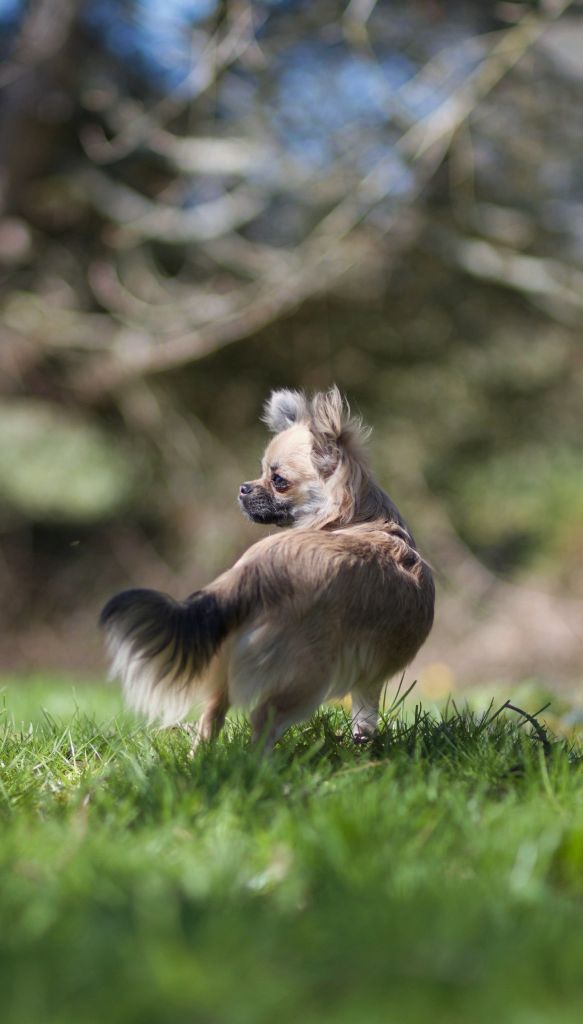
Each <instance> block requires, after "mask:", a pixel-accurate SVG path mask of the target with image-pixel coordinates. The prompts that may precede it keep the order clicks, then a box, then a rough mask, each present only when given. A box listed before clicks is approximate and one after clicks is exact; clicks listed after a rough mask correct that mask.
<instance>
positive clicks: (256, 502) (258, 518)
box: [239, 491, 294, 526]
mask: <svg viewBox="0 0 583 1024" xmlns="http://www.w3.org/2000/svg"><path fill="white" fill-rule="evenodd" d="M239 505H240V506H241V508H242V510H243V512H244V513H245V515H246V516H248V518H249V519H251V520H252V521H253V522H254V523H260V524H262V525H263V526H291V525H292V523H293V521H294V517H293V513H292V505H291V502H287V501H275V499H274V498H272V497H271V495H270V494H269V492H268V491H264V492H263V493H257V492H255V493H253V492H252V493H251V494H240V495H239Z"/></svg>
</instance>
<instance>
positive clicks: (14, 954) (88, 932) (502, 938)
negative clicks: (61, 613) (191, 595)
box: [0, 682, 583, 1024]
mask: <svg viewBox="0 0 583 1024" xmlns="http://www.w3.org/2000/svg"><path fill="white" fill-rule="evenodd" d="M43 706H44V707H45V708H48V710H44V711H43V710H42V709H43ZM389 718H390V719H391V720H390V721H388V722H387V725H386V727H385V729H384V730H383V732H382V735H381V736H380V737H379V739H378V741H377V742H375V744H374V745H373V746H372V747H369V748H367V749H362V748H360V749H354V748H353V746H352V745H351V743H350V741H349V739H348V736H347V733H346V719H345V717H344V715H343V712H342V711H339V710H326V711H324V712H322V713H321V714H320V715H318V716H317V717H316V718H314V719H313V721H312V722H310V723H309V724H308V725H306V726H303V727H300V728H297V729H295V730H292V731H291V732H290V733H289V734H288V735H287V736H286V737H285V739H284V741H283V742H282V743H281V744H280V745H279V746H278V748H277V749H276V751H275V754H274V756H273V757H272V759H271V760H269V761H262V760H261V759H260V758H259V757H258V755H257V753H256V751H254V750H252V749H251V748H250V745H249V734H248V729H247V726H246V724H245V723H244V721H243V720H240V721H239V720H236V721H233V722H231V723H229V725H228V730H227V732H226V735H225V738H224V740H222V741H221V742H220V743H218V744H217V745H216V746H214V747H210V748H206V749H204V750H203V751H202V752H201V754H200V756H198V757H197V758H196V759H195V760H194V761H192V760H190V759H189V758H188V739H187V737H186V736H185V735H184V734H183V733H182V732H179V731H176V732H167V733H157V732H155V731H152V730H147V729H145V728H143V727H142V726H140V725H139V724H137V723H136V722H135V720H132V719H131V718H128V717H125V716H124V715H122V714H121V713H120V711H119V705H118V702H117V696H116V695H115V692H114V691H109V690H107V691H106V690H104V689H101V688H99V687H89V688H85V689H80V690H79V691H78V693H77V694H76V695H72V694H71V690H70V689H68V690H67V689H66V688H64V687H63V686H62V685H59V684H58V683H55V684H54V685H52V687H49V688H48V689H47V687H46V686H41V685H32V686H30V687H28V688H26V689H22V688H20V689H19V687H18V686H17V685H16V683H15V682H13V683H10V682H9V683H8V685H7V687H6V693H5V695H4V711H3V714H2V716H1V717H0V835H1V838H0V877H1V879H2V884H1V886H0V999H1V1001H2V1021H3V1024H16V1022H18V1024H28V1022H31V1024H32V1022H34V1024H53V1022H54V1024H69V1022H71V1024H72V1022H79V1021H82V1022H83V1024H93V1022H95V1024H97V1022H99V1024H103V1022H107V1024H115V1022H117V1021H123V1022H127V1024H133V1022H135V1024H138V1022H139V1024H150V1022H151V1024H162V1022H164V1024H166V1022H168V1024H182V1022H184V1024H199V1022H200V1024H227V1022H228V1024H262V1022H269V1024H271V1022H274V1021H275V1022H277V1024H288V1022H289V1024H292V1022H293V1024H296V1022H298V1021H301V1022H302V1024H316V1022H322V1021H334V1022H339V1024H376V1022H378V1024H381V1022H382V1024H386V1022H393V1021H394V1022H395V1024H408V1022H412V1024H418V1022H420V1021H424V1020H427V1021H431V1022H432V1024H434V1022H437V1024H442V1022H443V1024H457V1022H459V1024H481V1022H484V1024H486V1022H487V1024H491V1022H492V1021H493V1020H496V1021H497V1022H504V1021H508V1022H512V1024H539V1022H540V1024H543V1022H544V1024H547V1022H548V1021H550V1020H552V1021H553V1024H562V1022H575V1021H577V1022H579V1021H580V1019H581V1005H582V1001H583V969H582V963H583V767H582V763H581V760H580V757H579V754H578V751H577V749H574V748H572V747H571V746H570V745H569V744H568V743H567V742H566V741H556V742H555V741H554V740H553V738H552V737H548V736H547V735H546V734H541V733H540V730H539V731H536V730H534V731H533V729H532V727H531V725H530V724H529V723H528V722H525V720H524V719H523V718H521V717H520V716H519V715H518V714H516V713H512V714H510V713H509V714H498V715H495V714H494V712H493V710H492V709H491V710H490V711H489V712H487V713H485V714H481V715H479V716H473V715H471V714H470V713H469V712H468V711H457V710H456V709H455V708H453V707H452V708H450V709H449V711H447V712H446V713H444V714H443V715H438V714H426V713H424V712H423V711H422V710H421V709H420V708H417V709H415V710H413V711H411V712H408V713H407V714H404V713H403V708H402V706H401V707H400V708H398V709H395V710H394V712H393V714H392V715H390V716H389Z"/></svg>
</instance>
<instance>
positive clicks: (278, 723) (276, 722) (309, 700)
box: [251, 687, 324, 754]
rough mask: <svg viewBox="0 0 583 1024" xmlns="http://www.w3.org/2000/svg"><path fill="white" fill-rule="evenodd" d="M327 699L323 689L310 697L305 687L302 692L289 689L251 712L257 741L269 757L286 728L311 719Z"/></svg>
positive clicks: (254, 736) (254, 738)
mask: <svg viewBox="0 0 583 1024" xmlns="http://www.w3.org/2000/svg"><path fill="white" fill-rule="evenodd" d="M323 699H324V695H323V694H322V693H321V692H320V690H319V689H318V691H317V692H316V693H311V694H310V695H309V697H308V695H307V694H306V692H305V687H302V690H301V691H300V692H299V693H298V692H294V691H293V690H289V691H288V692H283V693H278V694H274V695H272V696H269V697H266V698H265V699H264V700H263V701H261V703H260V704H258V705H257V707H256V708H255V709H254V710H253V711H252V712H251V729H252V738H253V742H254V743H259V744H261V745H262V747H263V753H265V754H269V753H270V751H271V750H273V747H274V746H275V744H276V743H277V741H278V740H279V739H280V738H281V737H282V736H283V734H284V732H285V731H286V729H288V728H289V727H290V725H295V724H296V723H297V722H304V721H305V720H306V719H307V718H309V717H310V715H311V714H312V712H313V711H315V710H316V708H317V707H319V706H320V704H321V703H322V701H323Z"/></svg>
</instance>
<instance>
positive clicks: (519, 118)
mask: <svg viewBox="0 0 583 1024" xmlns="http://www.w3.org/2000/svg"><path fill="white" fill-rule="evenodd" d="M0 30H1V31H0V39H1V42H0V49H1V53H0V56H1V58H2V67H1V71H0V90H1V92H0V104H1V105H0V151H1V167H0V282H1V304H0V601H1V615H0V665H1V667H2V670H3V671H4V672H18V673H20V672H23V673H30V672H34V671H38V670H41V669H42V670H51V671H55V672H64V671H68V672H71V673H74V675H75V678H76V679H81V678H83V677H84V676H87V677H93V678H95V677H98V676H99V675H101V674H102V673H103V669H104V666H103V659H102V654H101V644H100V640H99V637H98V636H97V632H96V626H95V620H96V616H97V613H98V610H99V607H100V605H101V604H102V602H103V601H104V600H105V599H106V598H107V597H108V596H109V595H110V594H111V593H112V592H113V591H115V590H116V589H121V588H125V587H127V586H135V585H140V586H152V587H159V588H162V589H165V590H169V591H171V592H172V593H173V594H175V595H176V596H183V595H185V594H186V593H188V592H190V591H191V590H193V589H195V588H196V587H198V586H200V585H202V584H204V583H205V582H206V581H208V580H209V578H211V577H212V576H213V575H214V574H216V573H217V572H218V571H219V570H221V569H223V568H225V567H226V566H227V565H228V564H229V563H230V562H231V561H232V560H233V559H234V558H235V557H236V556H237V555H238V554H239V553H240V552H241V551H242V550H243V549H244V548H245V547H246V546H247V545H248V544H249V543H251V542H252V541H253V540H255V539H258V537H259V536H260V535H261V531H260V529H259V528H258V527H254V526H250V525H248V524H246V523H245V522H244V521H243V519H242V517H241V515H240V513H239V511H238V509H237V506H236V501H235V498H236V493H237V488H238V485H239V483H240V481H242V480H245V479H248V478H250V477H253V476H255V475H256V473H257V467H258V460H259V457H260V455H261V452H262V449H263V446H264V444H265V440H266V436H265V430H264V428H263V427H262V426H261V425H260V423H259V421H258V417H259V415H260V412H261V406H262V403H263V400H264V399H265V397H266V395H267V393H268V392H269V391H270V389H271V388H273V387H277V386H281V385H284V386H288V387H304V388H307V389H315V388H321V387H327V386H328V385H329V384H331V383H332V382H334V381H335V382H336V383H337V384H338V385H339V386H340V387H341V388H342V389H343V390H345V391H346V392H347V394H348V396H349V398H350V400H351V403H352V405H353V407H354V408H355V409H357V410H358V411H360V412H361V413H362V414H363V415H364V417H365V418H366V419H367V420H368V421H369V422H371V423H372V424H373V426H374V433H373V437H372V442H371V450H372V461H373V466H374V469H375V472H376V474H377V476H378V478H379V480H380V482H381V483H382V485H383V486H384V487H385V489H386V490H388V492H389V493H390V494H391V496H392V497H393V498H394V499H395V500H396V501H397V503H398V505H399V507H400V508H401V511H402V512H403V514H404V516H405V517H406V518H407V519H408V520H409V521H410V522H411V524H412V526H413V528H414V531H415V534H416V536H417V539H418V540H419V542H420V544H421V547H422V550H423V552H424V554H425V555H426V557H427V558H428V559H429V560H430V561H431V563H432V564H433V566H434V567H435V570H436V575H437V581H438V615H437V620H436V625H435V629H434V632H433V635H432V637H431V639H430V641H429V642H428V644H427V646H426V647H425V649H424V650H423V652H422V654H421V655H420V657H419V659H418V662H417V663H416V664H415V666H414V667H413V668H412V669H411V671H410V673H409V675H410V677H411V678H415V676H416V675H417V676H418V678H419V680H420V683H419V685H420V687H421V691H422V693H426V694H429V695H430V696H435V697H440V696H443V695H445V694H446V693H447V692H449V691H450V690H453V691H454V692H456V691H458V690H463V689H464V688H466V687H470V686H476V685H478V684H480V685H483V686H489V685H494V684H496V683H514V682H517V681H519V680H532V681H534V682H535V683H540V684H541V685H542V686H545V687H548V688H551V689H555V690H557V691H561V692H567V691H573V692H574V691H576V690H577V686H578V685H580V684H581V682H583V680H582V675H583V671H582V639H581V630H582V620H583V614H582V612H583V446H582V444H581V440H582V438H581V434H582V431H581V421H582V409H583V401H582V399H583V388H582V380H583V358H582V350H581V340H580V336H581V327H582V324H583V145H582V143H583V3H581V2H580V0H574V2H571V3H569V2H567V0H540V2H526V0H524V2H490V0H475V2H470V0H459V2H458V0H407V2H398V0H390V2H389V0H379V2H376V3H375V0H350V2H348V3H347V2H336V0H230V2H222V3H220V2H216V0H29V2H24V0H0Z"/></svg>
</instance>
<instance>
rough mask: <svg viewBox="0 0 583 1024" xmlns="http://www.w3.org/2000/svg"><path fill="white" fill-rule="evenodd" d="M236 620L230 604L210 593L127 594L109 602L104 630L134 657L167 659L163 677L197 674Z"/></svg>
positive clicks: (104, 616) (102, 613)
mask: <svg viewBox="0 0 583 1024" xmlns="http://www.w3.org/2000/svg"><path fill="white" fill-rule="evenodd" d="M231 619H232V617H231V616H230V615H229V612H228V608H227V607H226V605H221V604H220V603H219V601H218V599H217V597H216V596H215V595H214V594H211V593H207V592H205V591H204V590H200V591H197V592H196V593H194V594H192V595H191V596H190V597H189V598H187V599H186V601H175V600H174V598H172V597H169V596H168V595H167V594H162V593H160V592H159V591H157V590H124V591H122V593H121V594H116V595H115V597H112V598H111V600H110V601H108V602H107V604H106V605H105V608H104V609H103V611H102V612H101V616H100V619H99V624H100V626H101V627H102V628H103V629H104V630H105V631H106V632H108V633H110V635H111V636H112V637H114V638H115V639H116V640H118V642H122V643H123V642H126V643H129V644H130V646H131V649H132V655H133V656H135V657H139V658H141V659H142V660H144V661H150V660H151V659H152V658H156V657H158V656H159V655H162V654H164V655H166V656H165V658H164V660H163V661H162V662H161V665H160V671H159V678H160V679H162V678H165V677H169V678H170V679H172V680H176V679H178V678H179V677H180V676H182V675H184V674H185V673H186V672H187V671H188V674H189V675H190V676H195V675H197V674H198V673H199V672H200V671H201V670H202V669H203V668H204V667H205V666H206V665H207V664H208V662H209V661H210V659H211V658H212V656H213V654H214V653H215V651H216V650H217V648H218V647H219V645H220V644H221V643H222V641H223V640H224V639H225V637H226V635H227V633H228V631H229V628H230V626H231V624H232V623H231Z"/></svg>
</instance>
